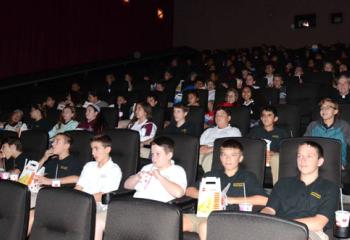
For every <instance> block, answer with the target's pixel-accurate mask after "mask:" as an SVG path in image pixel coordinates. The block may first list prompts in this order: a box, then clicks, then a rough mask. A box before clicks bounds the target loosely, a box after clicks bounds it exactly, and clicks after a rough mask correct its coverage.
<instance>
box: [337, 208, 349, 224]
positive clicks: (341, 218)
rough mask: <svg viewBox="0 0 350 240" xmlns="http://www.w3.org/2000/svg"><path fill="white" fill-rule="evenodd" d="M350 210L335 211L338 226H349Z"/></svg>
mask: <svg viewBox="0 0 350 240" xmlns="http://www.w3.org/2000/svg"><path fill="white" fill-rule="evenodd" d="M349 218H350V212H348V211H342V210H338V211H336V212H335V220H336V224H337V226H338V227H348V226H349Z"/></svg>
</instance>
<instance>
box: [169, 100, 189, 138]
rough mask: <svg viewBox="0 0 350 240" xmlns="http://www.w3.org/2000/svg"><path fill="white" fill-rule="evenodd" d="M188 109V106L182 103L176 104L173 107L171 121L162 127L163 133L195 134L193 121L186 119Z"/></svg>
mask: <svg viewBox="0 0 350 240" xmlns="http://www.w3.org/2000/svg"><path fill="white" fill-rule="evenodd" d="M189 110H190V108H189V107H187V106H185V105H183V104H180V103H179V104H176V105H175V106H174V109H173V117H174V121H172V122H171V123H170V124H169V126H167V127H166V128H165V129H164V131H163V133H165V134H169V133H170V134H173V133H176V134H177V133H181V134H187V135H191V136H196V131H195V126H194V125H193V123H191V122H189V121H186V116H187V114H188V112H189Z"/></svg>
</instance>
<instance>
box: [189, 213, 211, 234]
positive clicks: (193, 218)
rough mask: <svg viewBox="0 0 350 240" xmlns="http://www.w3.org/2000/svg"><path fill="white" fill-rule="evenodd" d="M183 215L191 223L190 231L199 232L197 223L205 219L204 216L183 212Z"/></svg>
mask: <svg viewBox="0 0 350 240" xmlns="http://www.w3.org/2000/svg"><path fill="white" fill-rule="evenodd" d="M183 217H184V218H187V219H188V220H189V222H190V223H191V229H190V232H196V233H199V224H201V223H202V222H205V221H207V218H206V217H197V216H196V214H184V215H183Z"/></svg>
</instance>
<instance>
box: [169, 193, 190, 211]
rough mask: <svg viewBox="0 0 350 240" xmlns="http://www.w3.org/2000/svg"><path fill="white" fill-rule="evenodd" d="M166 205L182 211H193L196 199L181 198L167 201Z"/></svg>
mask: <svg viewBox="0 0 350 240" xmlns="http://www.w3.org/2000/svg"><path fill="white" fill-rule="evenodd" d="M168 203H170V204H174V205H176V206H178V207H179V208H181V209H182V211H194V210H195V207H196V205H197V199H194V198H191V197H187V196H183V197H181V198H176V199H174V200H171V201H169V202H168Z"/></svg>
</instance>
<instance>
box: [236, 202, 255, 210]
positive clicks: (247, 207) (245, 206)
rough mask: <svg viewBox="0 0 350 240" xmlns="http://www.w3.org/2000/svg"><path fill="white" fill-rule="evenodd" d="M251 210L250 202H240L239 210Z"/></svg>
mask: <svg viewBox="0 0 350 240" xmlns="http://www.w3.org/2000/svg"><path fill="white" fill-rule="evenodd" d="M252 210H253V204H251V203H240V204H239V211H242V212H251V211H252Z"/></svg>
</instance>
